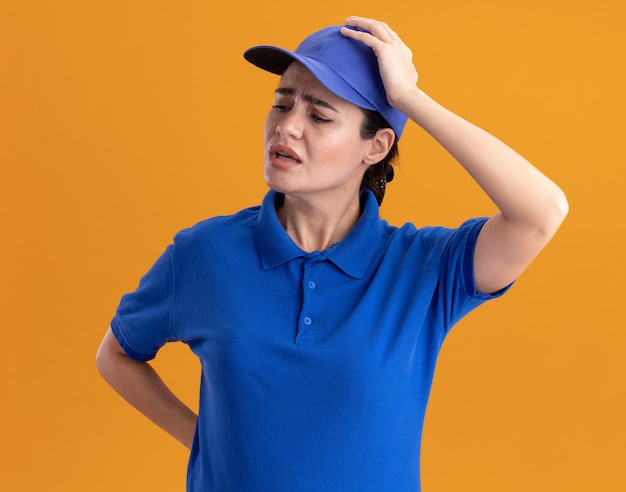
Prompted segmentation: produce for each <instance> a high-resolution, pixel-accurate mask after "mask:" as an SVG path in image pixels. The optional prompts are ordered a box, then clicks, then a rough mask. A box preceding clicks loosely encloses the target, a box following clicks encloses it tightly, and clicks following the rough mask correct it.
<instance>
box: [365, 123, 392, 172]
mask: <svg viewBox="0 0 626 492" xmlns="http://www.w3.org/2000/svg"><path fill="white" fill-rule="evenodd" d="M395 139H396V134H395V133H394V131H393V130H392V129H391V128H381V129H380V130H378V131H377V132H376V135H374V136H373V137H372V139H371V140H370V147H369V150H368V152H367V154H366V155H365V157H364V158H363V162H364V163H365V164H367V165H372V164H377V163H379V162H380V161H382V160H383V159H384V158H385V156H386V155H387V154H388V153H389V150H391V146H392V145H393V142H394V141H395Z"/></svg>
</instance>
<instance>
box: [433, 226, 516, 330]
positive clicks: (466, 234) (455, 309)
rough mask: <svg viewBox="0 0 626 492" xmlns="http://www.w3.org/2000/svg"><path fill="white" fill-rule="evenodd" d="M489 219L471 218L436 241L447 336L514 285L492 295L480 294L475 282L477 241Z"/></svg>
mask: <svg viewBox="0 0 626 492" xmlns="http://www.w3.org/2000/svg"><path fill="white" fill-rule="evenodd" d="M486 221H487V218H476V219H470V220H468V221H466V222H464V223H463V224H462V225H461V226H460V227H459V228H458V229H452V230H448V231H446V232H445V233H443V234H441V235H440V236H439V237H438V238H437V240H436V241H437V242H439V244H438V245H437V246H436V249H438V250H439V251H441V257H440V273H439V279H440V287H439V296H440V301H441V304H440V306H441V307H443V311H442V312H441V315H442V320H441V322H442V325H443V328H444V331H445V332H446V333H447V332H448V331H449V330H450V329H451V328H452V326H454V324H455V323H456V322H458V321H459V320H460V319H461V318H462V317H463V316H465V315H466V314H468V313H469V312H470V311H472V310H473V309H475V308H476V307H478V306H479V305H481V304H483V303H484V302H486V301H488V300H491V299H495V298H497V297H500V296H502V295H503V294H504V293H505V292H506V291H507V290H508V289H509V288H510V287H511V285H512V284H510V285H508V286H507V287H505V288H504V289H502V290H500V291H498V292H495V293H493V294H487V293H484V292H478V291H477V290H476V282H475V280H474V250H475V248H476V240H477V239H478V234H479V233H480V231H481V229H482V227H483V225H484V224H485V222H486Z"/></svg>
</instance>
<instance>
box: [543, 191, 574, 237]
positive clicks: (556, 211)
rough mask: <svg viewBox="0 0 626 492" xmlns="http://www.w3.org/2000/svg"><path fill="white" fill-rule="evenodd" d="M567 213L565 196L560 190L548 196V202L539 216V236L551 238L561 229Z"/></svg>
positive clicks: (567, 207)
mask: <svg viewBox="0 0 626 492" xmlns="http://www.w3.org/2000/svg"><path fill="white" fill-rule="evenodd" d="M568 213H569V203H568V201H567V196H566V195H565V193H564V192H563V190H561V189H560V188H558V187H557V188H556V190H555V191H554V192H553V193H552V195H551V196H550V200H549V201H548V202H547V203H545V204H544V206H543V207H542V214H541V224H542V225H541V227H540V231H541V235H543V236H544V237H547V238H551V237H552V236H554V235H555V234H556V232H557V231H558V230H559V228H560V227H561V224H563V222H564V221H565V218H566V217H567V214H568Z"/></svg>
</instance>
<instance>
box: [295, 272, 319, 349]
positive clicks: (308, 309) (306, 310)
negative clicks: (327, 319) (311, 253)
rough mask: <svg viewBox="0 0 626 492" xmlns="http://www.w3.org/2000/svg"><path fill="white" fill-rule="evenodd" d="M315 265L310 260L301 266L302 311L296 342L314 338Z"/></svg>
mask: <svg viewBox="0 0 626 492" xmlns="http://www.w3.org/2000/svg"><path fill="white" fill-rule="evenodd" d="M315 263H317V262H316V261H315V260H310V261H307V262H306V263H305V264H304V265H303V272H302V310H301V312H300V321H299V329H298V335H297V337H296V342H298V341H312V339H314V338H315V337H314V328H315V313H314V311H313V307H314V297H315V295H314V294H315V289H317V283H316V281H315V280H314V272H315Z"/></svg>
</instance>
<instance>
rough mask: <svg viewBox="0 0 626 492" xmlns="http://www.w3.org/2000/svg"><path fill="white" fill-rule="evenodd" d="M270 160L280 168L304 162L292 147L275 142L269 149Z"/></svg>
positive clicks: (289, 167) (288, 167) (287, 167)
mask: <svg viewBox="0 0 626 492" xmlns="http://www.w3.org/2000/svg"><path fill="white" fill-rule="evenodd" d="M267 152H268V154H269V160H270V163H271V164H272V166H274V167H277V168H280V169H291V168H292V167H295V166H298V165H299V164H302V160H301V159H300V156H299V155H298V153H297V152H296V151H295V150H293V149H292V148H291V147H288V146H286V145H281V144H277V143H274V144H272V145H270V147H269V149H268V151H267Z"/></svg>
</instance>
